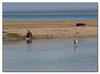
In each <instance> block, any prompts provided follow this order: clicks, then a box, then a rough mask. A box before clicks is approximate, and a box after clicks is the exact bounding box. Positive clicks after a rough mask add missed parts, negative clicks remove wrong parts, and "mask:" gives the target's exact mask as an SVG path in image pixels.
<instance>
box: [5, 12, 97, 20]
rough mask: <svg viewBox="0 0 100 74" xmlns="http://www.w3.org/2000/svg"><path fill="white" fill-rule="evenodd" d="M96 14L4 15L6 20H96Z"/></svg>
mask: <svg viewBox="0 0 100 74" xmlns="http://www.w3.org/2000/svg"><path fill="white" fill-rule="evenodd" d="M97 16H98V15H97V13H59V14H57V13H56V14H55V13H52V14H46V13H45V14H42V13H40V14H4V15H3V19H6V20H30V19H32V20H65V19H75V20H76V19H97Z"/></svg>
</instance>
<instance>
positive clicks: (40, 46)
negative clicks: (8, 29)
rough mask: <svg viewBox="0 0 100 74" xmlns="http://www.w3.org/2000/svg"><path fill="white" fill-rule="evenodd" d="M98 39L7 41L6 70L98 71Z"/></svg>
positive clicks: (4, 60) (4, 64)
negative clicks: (75, 42) (29, 42)
mask: <svg viewBox="0 0 100 74" xmlns="http://www.w3.org/2000/svg"><path fill="white" fill-rule="evenodd" d="M97 53H98V52H97V38H80V39H78V44H77V47H76V48H75V45H74V44H73V39H71V38H68V39H37V40H33V42H32V44H27V43H26V42H25V41H15V42H4V45H3V71H97V59H98V56H97Z"/></svg>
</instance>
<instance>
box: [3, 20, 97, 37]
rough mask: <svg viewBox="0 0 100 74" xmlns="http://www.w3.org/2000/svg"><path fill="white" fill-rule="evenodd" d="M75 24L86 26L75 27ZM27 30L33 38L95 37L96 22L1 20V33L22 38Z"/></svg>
mask: <svg viewBox="0 0 100 74" xmlns="http://www.w3.org/2000/svg"><path fill="white" fill-rule="evenodd" d="M77 23H84V24H86V25H87V26H75V25H76V24H77ZM28 29H29V30H30V31H31V32H32V35H33V37H34V38H62V37H66V38H68V37H74V36H75V33H76V32H77V33H78V34H77V37H96V36H97V20H93V19H92V20H3V32H7V33H12V34H18V35H19V36H23V37H24V36H25V35H26V33H27V30H28ZM5 36H6V35H5ZM5 36H3V37H5ZM12 37H13V35H12ZM8 38H9V37H8Z"/></svg>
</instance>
